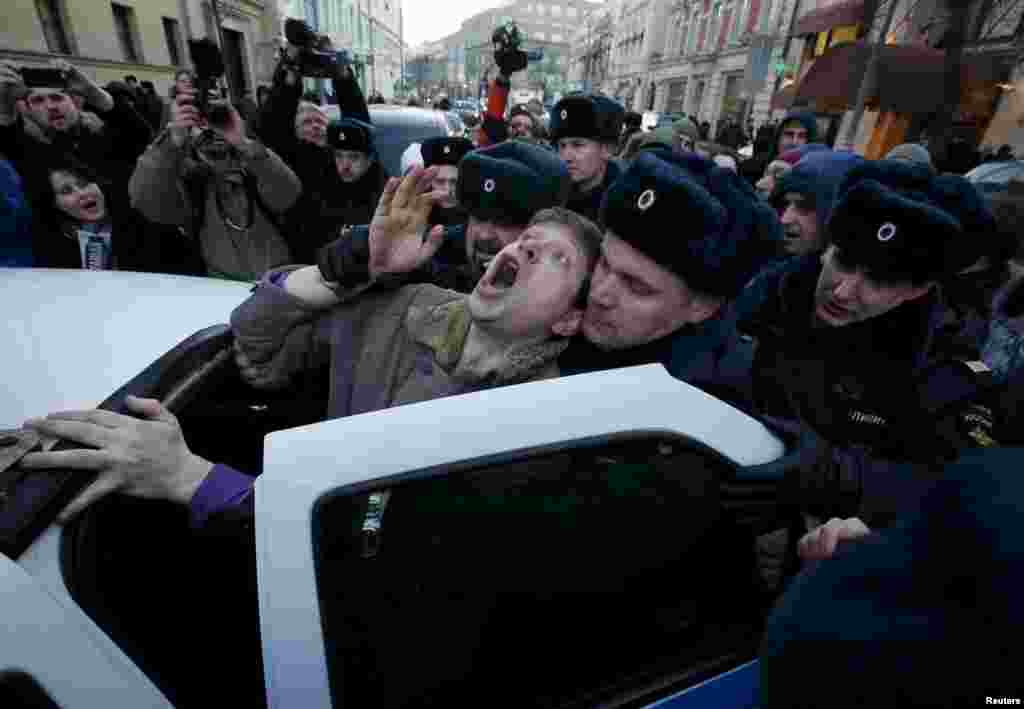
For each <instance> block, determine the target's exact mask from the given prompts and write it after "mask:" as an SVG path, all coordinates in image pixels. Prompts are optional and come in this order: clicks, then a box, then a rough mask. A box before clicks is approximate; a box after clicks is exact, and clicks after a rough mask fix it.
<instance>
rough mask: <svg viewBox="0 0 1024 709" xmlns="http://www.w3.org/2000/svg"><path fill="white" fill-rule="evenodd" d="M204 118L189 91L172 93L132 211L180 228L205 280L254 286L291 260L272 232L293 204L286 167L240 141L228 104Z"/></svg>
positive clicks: (136, 178)
mask: <svg viewBox="0 0 1024 709" xmlns="http://www.w3.org/2000/svg"><path fill="white" fill-rule="evenodd" d="M209 114H210V115H209V116H207V115H203V114H202V113H201V112H200V110H199V109H198V108H197V106H196V92H195V91H194V90H190V89H184V90H179V91H178V92H177V96H176V97H175V100H174V103H173V105H172V109H171V122H170V124H169V125H168V129H167V130H166V131H165V132H164V133H163V134H161V136H160V137H159V138H157V140H156V141H155V142H154V143H153V145H151V146H150V148H149V150H147V151H146V153H145V154H144V155H143V156H142V157H141V158H140V159H139V162H138V165H137V167H136V168H135V173H134V174H133V175H132V178H131V182H130V183H129V194H130V196H131V201H132V206H134V207H135V208H137V209H138V210H139V211H141V212H142V213H143V214H144V215H145V216H146V217H147V218H148V219H151V220H153V221H155V222H157V223H160V224H170V225H174V226H181V227H185V228H186V229H187V230H188V231H189V233H190V234H191V235H192V236H193V238H197V239H198V241H199V246H200V250H201V251H202V255H203V261H204V262H205V264H206V269H207V272H208V275H210V276H215V277H220V278H228V279H234V280H244V281H250V280H256V279H258V278H259V277H260V276H261V275H262V274H263V273H265V272H266V271H267V270H268V269H270V268H272V267H274V266H279V265H282V264H286V263H291V262H292V258H291V254H290V252H289V249H288V245H287V244H286V242H285V240H284V238H283V237H282V236H281V232H280V230H279V228H278V226H277V222H278V221H279V220H280V218H281V215H282V214H283V213H284V212H285V210H287V209H288V208H289V207H291V206H292V205H293V204H294V203H295V200H296V199H298V197H299V192H300V191H301V185H300V184H299V179H298V178H297V177H296V176H295V173H293V172H292V171H291V170H290V169H288V166H287V165H285V164H284V162H283V161H282V160H281V159H280V158H279V157H278V156H277V155H275V154H274V153H273V152H271V151H270V150H268V149H267V148H266V147H265V146H264V145H263V144H262V143H260V142H259V141H257V140H253V139H251V138H249V137H248V136H247V135H246V131H245V123H244V122H243V121H242V118H241V116H239V115H238V112H237V111H236V110H235V109H234V107H232V106H231V105H230V104H223V103H222V104H213V105H212V106H211V107H210V109H209Z"/></svg>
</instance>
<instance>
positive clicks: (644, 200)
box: [636, 190, 656, 212]
mask: <svg viewBox="0 0 1024 709" xmlns="http://www.w3.org/2000/svg"><path fill="white" fill-rule="evenodd" d="M655 198H656V197H655V194H654V190H644V191H643V192H641V193H640V199H638V200H637V201H636V206H637V207H639V208H640V211H641V212H646V211H647V210H648V209H650V208H651V205H652V204H654V200H655Z"/></svg>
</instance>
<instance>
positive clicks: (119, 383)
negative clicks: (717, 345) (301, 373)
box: [0, 269, 793, 709]
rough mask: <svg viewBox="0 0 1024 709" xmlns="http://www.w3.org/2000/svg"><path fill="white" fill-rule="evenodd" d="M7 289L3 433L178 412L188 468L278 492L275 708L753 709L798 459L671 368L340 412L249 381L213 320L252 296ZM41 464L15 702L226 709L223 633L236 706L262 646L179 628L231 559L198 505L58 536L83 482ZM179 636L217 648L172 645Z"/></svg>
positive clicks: (272, 646) (22, 526)
mask: <svg viewBox="0 0 1024 709" xmlns="http://www.w3.org/2000/svg"><path fill="white" fill-rule="evenodd" d="M0 290H2V291H3V292H4V293H5V294H6V295H7V296H8V297H9V298H10V299H11V300H10V302H11V303H16V304H17V307H15V308H11V309H10V312H9V313H8V315H7V317H6V318H5V319H4V321H3V323H2V324H0V336H2V337H3V339H4V342H5V343H7V347H5V348H4V355H3V362H4V365H5V370H6V371H7V373H8V378H7V389H6V392H7V396H5V397H3V398H0V425H2V427H4V428H8V429H14V428H17V427H18V426H19V425H20V423H21V422H22V421H24V420H25V419H26V418H29V417H33V416H40V415H44V414H45V413H47V412H50V411H54V410H62V409H64V410H66V409H69V408H91V407H93V406H96V405H97V404H98V403H99V402H102V404H101V408H104V409H108V410H113V411H123V410H124V409H123V398H124V396H125V395H126V394H129V393H130V394H134V395H137V396H146V397H154V398H158V399H161V400H162V401H164V403H165V405H166V406H167V407H168V408H169V409H170V410H171V411H173V412H174V413H175V415H176V416H177V418H178V420H179V422H180V423H181V426H182V429H183V431H184V435H185V439H186V441H188V443H189V446H190V448H191V449H192V450H193V452H195V453H196V454H198V455H201V456H203V457H204V458H206V459H208V460H215V461H218V462H224V463H227V464H229V465H231V466H233V467H236V468H237V469H240V470H244V471H246V472H248V473H251V474H254V475H258V476H259V477H258V478H257V480H256V485H255V492H254V505H255V506H254V512H255V520H256V522H255V525H256V526H255V548H256V552H255V553H256V566H255V580H256V583H257V584H258V592H259V609H258V623H259V640H258V644H259V645H260V646H261V648H257V652H260V651H261V652H262V657H263V668H262V669H263V673H262V676H259V679H258V683H259V691H261V692H265V696H266V698H267V701H268V703H269V705H270V706H273V707H298V706H301V707H303V708H304V709H305V708H307V707H314V708H322V709H328V708H329V707H332V706H333V707H342V706H345V707H348V706H366V705H370V704H376V705H380V706H395V705H399V704H403V703H404V702H406V701H409V702H413V701H416V702H420V703H423V704H429V703H431V702H432V701H433V702H434V703H435V704H436V705H447V706H465V705H469V704H477V703H483V704H487V705H498V704H500V705H502V706H526V705H529V706H538V707H556V706H557V707H580V708H582V707H591V706H595V705H601V706H616V707H624V706H631V707H632V706H635V707H655V706H656V707H673V708H678V709H684V708H688V707H697V706H707V707H711V706H715V707H723V709H740V707H743V708H748V707H755V706H756V705H757V688H758V665H757V663H756V661H754V658H755V656H756V652H757V646H758V642H759V638H760V632H761V627H762V624H763V621H764V616H765V613H766V610H767V606H766V604H765V598H764V596H763V592H762V591H761V590H760V589H759V588H756V585H755V584H754V582H753V576H754V575H755V569H754V568H753V567H752V565H753V559H752V557H751V555H750V549H752V548H753V547H752V540H753V537H754V536H755V535H757V534H762V533H764V532H766V531H770V530H774V529H778V528H780V525H782V524H783V521H782V519H780V517H779V515H780V514H783V513H782V511H781V508H780V506H779V505H778V503H777V498H778V491H779V489H780V486H781V484H782V482H783V480H784V479H785V476H786V473H785V471H786V470H787V469H788V466H790V465H791V464H792V460H791V458H792V457H793V454H791V453H790V452H788V451H787V450H786V446H785V445H784V444H783V442H782V440H781V439H779V438H778V437H777V436H776V435H775V434H774V433H773V432H772V431H771V430H769V429H768V428H766V427H765V426H764V425H763V424H762V423H760V422H758V421H756V420H755V419H753V418H750V417H749V416H747V415H746V414H744V413H742V412H740V411H738V410H736V409H734V408H732V407H730V406H729V405H727V404H725V403H723V402H721V401H719V400H717V399H714V398H713V397H711V396H709V395H708V394H706V393H704V392H702V391H700V390H698V389H695V388H693V387H690V386H689V385H687V384H685V383H683V382H681V381H678V380H676V379H674V378H672V377H671V376H669V375H668V373H667V372H666V371H665V370H664V368H662V367H661V366H659V365H646V366H641V367H632V368H626V369H619V370H610V371H604V372H595V373H591V374H584V375H577V376H572V377H562V378H560V379H554V380H546V381H540V382H533V383H528V384H521V385H516V386H507V387H499V388H496V389H488V390H484V391H479V392H475V393H471V394H466V395H461V396H451V397H447V398H444V399H439V400H435V401H428V402H422V403H418V404H412V405H407V406H400V407H395V408H393V409H389V410H386V411H378V412H375V413H370V414H365V415H360V416H351V417H347V418H343V419H336V420H324V416H325V413H326V407H325V392H326V391H327V388H328V387H326V386H325V382H323V381H321V380H320V379H319V378H316V377H314V378H313V379H312V380H311V381H309V382H296V383H295V386H294V387H293V388H292V390H290V391H284V392H265V391H257V390H255V389H252V388H250V387H248V386H247V385H246V384H245V383H244V382H243V381H242V379H241V377H240V376H239V373H238V371H237V368H236V366H235V363H234V358H233V351H232V334H231V332H230V329H229V328H228V327H227V326H226V325H223V324H218V323H223V322H225V321H226V320H227V318H228V316H229V314H230V312H231V310H232V309H233V308H234V307H235V306H237V305H238V304H239V303H240V302H241V301H242V300H244V299H245V298H246V297H247V296H248V293H249V286H248V284H244V283H231V282H225V281H217V280H213V279H199V278H187V277H180V276H165V275H156V274H136V273H124V272H97V271H60V270H41V269H2V270H0ZM69 342H73V343H74V347H68V346H67V343H69ZM317 376H319V375H317ZM481 412H486V415H485V416H482V415H481ZM57 447H58V449H67V448H74V447H75V446H74V445H72V444H69V443H65V442H61V443H58V444H57ZM12 470H13V469H12ZM9 472H10V470H9V471H8V473H9ZM16 472H17V473H18V474H17V475H15V476H11V475H9V474H8V475H5V476H3V480H4V484H5V485H6V486H7V487H6V489H5V490H4V491H3V492H4V493H5V497H4V500H5V503H6V504H5V505H2V506H0V624H2V625H3V627H4V642H3V643H0V668H3V669H4V672H3V673H0V696H7V695H6V694H3V692H4V691H6V692H7V693H8V694H11V693H12V692H13V693H14V696H16V697H18V698H19V699H22V700H23V704H24V705H26V706H54V705H55V706H58V707H66V708H68V709H71V708H75V707H96V708H100V707H102V708H104V709H105V708H106V707H111V706H131V707H143V706H145V707H162V708H164V709H166V708H168V707H173V706H177V707H179V709H184V707H185V706H197V705H195V704H193V705H185V704H181V703H175V702H173V701H172V700H171V698H173V697H182V696H192V697H194V696H197V693H198V696H201V697H202V696H205V694H204V693H205V692H206V691H207V690H206V689H205V687H206V686H207V685H201V684H200V685H198V686H195V687H192V688H191V689H192V690H193V692H192V693H189V692H188V691H186V689H187V688H188V685H189V683H199V682H202V681H203V680H202V679H201V677H202V676H206V675H205V674H204V672H197V670H198V669H200V668H199V667H197V663H200V660H198V659H197V658H198V657H199V654H200V651H201V650H203V649H204V646H205V645H206V644H208V643H210V642H211V641H212V640H213V639H214V636H216V637H220V638H224V639H225V640H226V642H229V643H234V645H232V648H231V651H230V653H228V654H227V655H226V656H225V657H223V658H219V659H218V660H217V662H216V667H213V668H207V669H209V671H216V672H218V673H219V674H218V676H220V677H228V676H230V677H231V678H232V680H231V683H229V684H228V685H225V687H226V691H239V692H240V691H241V685H242V684H243V678H242V677H241V676H236V675H233V674H229V672H228V667H229V663H231V662H233V661H236V660H238V659H239V658H242V657H244V656H245V655H244V653H243V652H242V650H243V640H242V635H240V634H236V633H235V630H237V629H235V628H233V627H232V626H230V625H228V624H226V623H225V625H224V626H221V627H217V628H216V629H215V631H214V630H213V629H212V628H211V627H208V626H203V627H195V628H191V629H190V628H189V627H188V623H190V622H192V623H195V622H196V621H195V620H194V619H193V615H192V614H193V613H194V612H195V610H196V609H195V608H193V607H185V608H182V607H181V605H182V603H181V598H182V597H183V596H182V589H183V588H184V589H196V587H197V585H198V587H199V590H201V591H202V590H203V589H206V591H205V593H209V592H210V591H211V590H212V589H213V588H214V587H215V586H217V585H218V584H221V583H224V582H225V581H226V579H223V578H221V577H220V576H219V574H221V573H226V572H223V566H222V565H224V564H228V563H229V562H230V560H229V559H227V558H224V557H223V556H217V557H216V558H215V559H214V560H213V561H212V562H210V561H207V562H202V561H200V560H198V559H197V558H195V557H193V556H192V555H191V553H192V552H191V551H190V550H194V549H195V548H196V547H192V546H189V544H186V543H184V542H183V540H184V539H186V538H187V537H188V529H187V524H188V523H187V520H185V519H183V517H182V515H181V510H180V508H176V507H175V506H173V505H170V504H169V503H162V502H157V501H152V500H139V499H135V498H129V497H123V496H117V495H114V496H111V497H109V498H107V499H105V500H104V501H102V502H101V503H98V504H96V505H94V506H92V507H90V508H89V509H88V510H86V511H85V512H84V513H83V514H82V515H81V516H79V517H78V518H76V519H75V520H73V521H72V522H71V523H69V524H67V525H64V526H62V527H57V526H54V525H52V524H51V522H52V520H53V518H54V515H55V514H56V512H57V511H58V510H59V509H60V507H61V506H62V505H63V504H64V502H66V501H67V500H68V499H69V498H70V495H73V494H74V493H75V492H76V491H77V490H79V489H81V486H82V485H84V484H86V483H87V482H88V479H87V477H86V476H84V475H83V474H74V475H72V474H65V473H63V472H61V471H16ZM126 530H130V533H126ZM186 595H187V597H191V596H192V593H191V592H189V593H188V594H186ZM157 610H158V611H159V612H155V611H157ZM174 623H177V624H185V626H184V630H185V634H186V635H188V636H189V637H191V638H194V645H193V646H192V647H188V646H187V645H186V646H180V645H175V644H173V643H169V642H168V641H167V638H166V637H165V635H164V634H162V633H161V632H159V630H154V629H159V628H161V627H163V628H165V629H166V627H168V625H170V624H174ZM553 628H555V629H557V632H553V631H552V629H553ZM179 629H180V628H179ZM176 635H178V634H176ZM566 658H572V661H566ZM258 664H259V663H258V662H257V663H256V665H257V666H258ZM511 667H515V668H516V675H517V678H516V680H515V681H514V682H508V681H507V679H508V672H509V668H511ZM244 668H247V669H248V671H249V672H253V671H254V670H256V674H257V675H258V669H257V667H253V666H251V665H244ZM247 676H248V675H246V677H247ZM502 678H505V679H504V681H502ZM499 687H500V693H501V697H500V698H497V697H495V696H494V692H495V691H496V689H498V688H499ZM30 701H31V702H35V703H31V704H30V703H29V702H30ZM47 701H48V702H50V703H49V704H47V703H46V702H47ZM238 701H239V702H240V703H239V704H238V705H239V706H249V705H248V704H244V703H243V700H242V699H241V698H239V700H238ZM198 706H202V705H201V704H200V705H198Z"/></svg>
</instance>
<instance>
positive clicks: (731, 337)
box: [559, 148, 781, 406]
mask: <svg viewBox="0 0 1024 709" xmlns="http://www.w3.org/2000/svg"><path fill="white" fill-rule="evenodd" d="M601 222H602V225H603V226H604V228H605V238H604V243H603V244H602V258H601V259H600V261H599V262H598V265H597V268H596V269H595V271H594V275H593V279H592V283H591V291H590V298H589V300H588V304H587V310H586V314H585V316H584V321H583V334H584V336H585V339H584V338H577V339H576V340H575V341H574V342H573V344H572V346H571V347H570V348H569V350H567V351H566V352H565V353H564V354H563V356H562V358H561V359H560V361H559V364H560V367H561V368H562V371H563V373H578V372H586V371H594V370H599V369H610V368H614V367H622V366H629V365H635V364H646V363H651V362H660V363H661V364H664V365H665V366H666V368H667V369H668V370H669V372H671V373H672V374H673V376H676V377H678V378H680V379H683V380H685V381H687V382H689V383H691V384H694V385H695V386H699V387H702V388H703V389H705V390H707V391H709V392H711V393H713V394H715V395H717V396H719V397H720V398H723V399H727V400H729V401H732V402H734V403H737V404H739V405H741V406H742V405H747V404H749V401H748V396H749V367H750V364H751V359H752V350H751V349H750V347H749V345H746V344H744V343H743V342H742V341H741V340H740V338H739V335H738V334H737V332H736V315H735V311H734V307H733V300H734V298H735V297H736V296H737V295H738V294H739V293H740V291H741V290H742V288H743V286H744V285H745V284H746V283H747V282H748V281H749V280H750V279H751V277H752V276H753V275H754V274H755V273H756V272H757V271H758V270H759V269H760V268H761V267H762V266H763V265H764V264H765V262H766V260H767V259H768V257H769V255H770V254H771V253H772V252H773V251H774V249H775V248H777V243H778V241H779V239H780V237H781V234H780V227H779V223H778V220H777V219H776V217H775V215H774V213H773V212H772V210H771V208H770V207H769V206H768V205H766V204H765V203H764V202H762V201H760V200H758V198H757V195H756V194H754V191H753V189H752V188H751V187H750V186H749V185H748V184H747V183H746V182H745V181H744V180H743V179H742V178H740V177H739V176H738V175H736V174H735V173H733V172H731V171H728V170H723V169H721V168H719V167H718V166H716V165H714V163H712V162H710V161H709V160H705V159H703V158H700V157H698V156H697V155H694V154H689V155H683V156H680V155H677V154H675V153H673V151H672V150H671V149H667V148H661V149H656V148H654V149H650V150H642V151H640V153H639V154H638V156H637V158H636V160H635V161H634V162H633V163H632V164H631V165H630V167H629V168H627V169H626V171H625V172H624V173H623V174H622V176H621V177H620V178H619V180H618V181H616V182H615V183H614V184H613V185H612V186H611V187H610V188H609V190H608V193H607V195H606V201H605V205H604V207H603V209H602V212H601ZM673 224H686V225H687V228H686V229H685V230H676V229H673V228H672V227H671V225H673Z"/></svg>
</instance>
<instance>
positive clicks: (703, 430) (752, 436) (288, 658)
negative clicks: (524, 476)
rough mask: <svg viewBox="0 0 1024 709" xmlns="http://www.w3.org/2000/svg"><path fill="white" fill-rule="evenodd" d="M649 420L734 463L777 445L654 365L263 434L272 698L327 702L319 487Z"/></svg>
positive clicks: (762, 456)
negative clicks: (317, 550) (316, 519)
mask: <svg viewBox="0 0 1024 709" xmlns="http://www.w3.org/2000/svg"><path fill="white" fill-rule="evenodd" d="M482 411H483V412H486V415H481V412H482ZM501 422H507V425H500V424H501ZM649 431H659V432H669V433H675V434H678V435H680V436H683V437H686V438H689V439H691V440H694V441H697V442H698V443H700V444H703V445H704V446H707V447H709V448H711V449H712V450H714V451H717V452H718V453H719V454H720V455H722V456H724V457H725V458H727V459H730V460H732V461H733V462H734V463H736V464H738V465H741V466H745V465H758V464H762V463H768V462H771V461H774V460H776V459H778V458H779V457H781V456H782V455H783V452H784V446H783V445H782V443H781V442H780V441H779V440H778V439H777V438H775V437H774V436H773V435H772V434H771V433H770V432H769V431H768V429H766V428H765V427H764V426H763V425H762V424H761V423H759V422H757V421H755V420H754V419H752V418H750V417H748V416H746V415H745V414H743V413H741V412H739V411H737V410H736V409H734V408H732V407H731V406H729V405H728V404H725V403H723V402H721V401H719V400H718V399H715V398H713V397H711V396H709V395H708V394H706V393H704V392H703V391H701V390H699V389H696V388H694V387H692V386H690V385H688V384H686V383H684V382H681V381H679V380H677V379H674V378H673V377H671V376H670V375H669V374H668V373H667V372H666V370H665V369H664V368H663V367H661V366H660V365H646V366H640V367H631V368H627V369H620V370H614V371H605V372H595V373H591V374H584V375H576V376H571V377H562V378H560V379H556V380H547V381H541V382H532V383H528V384H520V385H516V386H508V387H502V388H498V389H490V390H486V391H482V392H477V393H473V394H466V395H462V396H454V397H448V398H445V399H440V400H436V401H429V402H423V403H418V404H410V405H406V406H401V407H398V408H395V409H389V410H386V411H378V412H373V413H368V414H363V415H360V416H351V417H348V418H344V419H339V420H334V421H326V422H323V423H319V424H315V425H312V426H304V427H300V428H295V429H290V430H287V431H278V432H275V433H272V434H270V435H269V436H267V438H266V445H265V449H264V450H265V453H264V455H265V462H266V464H265V468H264V473H263V475H262V476H261V477H260V478H259V479H257V481H256V487H255V490H256V492H255V494H256V500H255V502H256V545H257V569H258V574H259V593H260V621H261V632H262V637H263V641H264V671H265V674H266V682H267V691H268V696H269V698H270V700H271V706H273V707H292V706H303V707H311V708H312V707H324V708H325V709H326V707H329V706H330V690H329V684H328V674H327V665H326V658H325V655H324V640H323V635H322V629H321V618H320V612H319V608H318V603H317V600H316V599H317V587H316V575H315V568H314V567H315V564H314V558H313V542H312V534H313V532H312V524H311V520H312V513H313V508H314V505H315V504H316V502H317V500H318V499H319V498H320V497H321V496H323V495H324V494H326V493H328V492H330V491H332V490H335V489H337V488H339V487H343V486H346V485H350V484H353V483H360V482H365V481H369V480H377V479H383V478H390V477H392V476H396V475H401V474H405V473H412V472H415V471H423V470H428V469H436V468H438V467H439V466H446V465H452V464H455V463H460V462H465V461H474V460H480V459H485V458H487V457H489V456H495V455H501V454H505V453H512V452H516V451H525V450H531V449H536V448H540V447H544V446H551V445H559V444H566V443H571V442H575V441H583V440H587V439H593V438H595V437H602V436H609V435H616V434H622V433H633V432H649ZM296 599H299V600H298V602H297V601H296Z"/></svg>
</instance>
